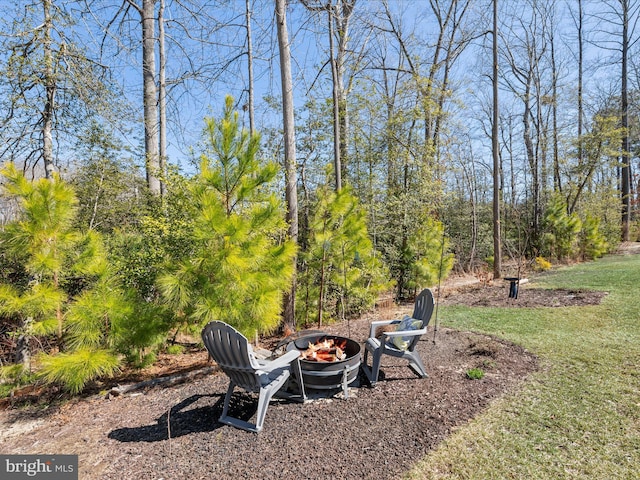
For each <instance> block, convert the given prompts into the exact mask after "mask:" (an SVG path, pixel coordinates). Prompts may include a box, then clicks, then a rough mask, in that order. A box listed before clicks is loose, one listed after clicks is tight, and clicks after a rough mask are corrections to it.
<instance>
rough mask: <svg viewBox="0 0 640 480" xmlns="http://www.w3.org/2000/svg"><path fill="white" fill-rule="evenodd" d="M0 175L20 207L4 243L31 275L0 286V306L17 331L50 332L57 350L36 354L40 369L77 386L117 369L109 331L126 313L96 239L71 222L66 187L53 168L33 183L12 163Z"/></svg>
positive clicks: (71, 387)
mask: <svg viewBox="0 0 640 480" xmlns="http://www.w3.org/2000/svg"><path fill="white" fill-rule="evenodd" d="M1 173H2V175H3V176H4V177H5V179H6V181H5V185H4V186H5V191H6V192H7V193H8V194H9V195H10V196H12V197H14V198H15V199H17V200H18V202H19V204H20V207H21V214H20V217H19V218H18V219H17V220H15V221H13V222H11V223H9V224H8V225H7V227H6V229H5V231H4V233H3V237H2V244H3V249H5V251H6V252H7V253H8V254H9V255H11V256H12V257H14V258H15V259H16V261H17V262H18V263H21V264H22V265H23V267H24V271H25V272H26V273H27V274H28V275H29V279H30V280H29V282H28V283H27V284H25V285H17V286H14V285H8V284H3V285H0V311H1V312H2V313H4V314H5V315H13V316H18V317H19V318H20V319H21V323H22V327H21V331H20V332H19V333H22V334H23V335H39V336H48V335H55V337H56V339H57V350H58V352H56V351H55V350H54V351H51V352H49V353H45V352H43V353H41V355H40V356H39V357H38V364H39V365H38V367H39V374H40V375H42V376H43V377H44V378H45V379H46V380H47V381H50V382H61V383H63V384H64V385H65V386H66V387H67V388H68V389H69V390H71V391H72V392H78V391H80V390H81V389H82V388H83V386H84V385H85V384H86V383H87V382H88V381H89V380H91V379H93V378H95V377H97V376H101V375H104V374H110V373H113V372H114V371H115V370H116V369H117V368H118V366H119V364H120V359H119V357H118V356H117V355H116V353H115V352H113V351H112V350H111V349H110V346H111V344H112V342H111V338H110V331H111V326H112V324H114V323H117V321H118V319H119V318H121V317H124V316H126V315H127V314H128V313H130V312H129V309H128V306H127V303H126V302H125V301H124V299H123V298H122V296H121V295H120V292H119V290H118V288H117V285H115V284H114V283H113V280H112V276H111V275H110V271H109V268H108V265H107V262H106V254H105V252H104V249H103V247H102V241H101V237H100V236H99V235H98V234H97V233H95V232H90V233H88V234H83V233H82V232H80V231H79V230H77V229H75V228H74V227H73V223H74V220H75V212H76V204H77V201H76V197H75V195H74V192H73V189H72V188H71V187H70V186H69V185H67V184H65V183H64V182H63V181H61V180H60V178H59V177H58V176H57V175H56V174H55V173H54V174H53V176H52V178H51V179H40V180H38V181H36V182H33V183H32V182H29V181H28V180H27V179H26V178H25V177H24V176H23V175H22V174H21V173H20V172H18V170H17V169H16V168H15V166H14V165H13V164H8V165H7V166H6V167H5V168H4V169H3V170H2V172H1Z"/></svg>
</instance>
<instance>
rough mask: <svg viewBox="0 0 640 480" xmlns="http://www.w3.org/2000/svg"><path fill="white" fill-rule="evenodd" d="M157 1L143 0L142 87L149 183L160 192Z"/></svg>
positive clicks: (155, 192) (154, 192) (156, 192)
mask: <svg viewBox="0 0 640 480" xmlns="http://www.w3.org/2000/svg"><path fill="white" fill-rule="evenodd" d="M155 3H156V0H142V11H141V15H142V88H143V103H144V151H145V166H146V172H147V186H148V187H149V190H150V191H151V193H152V194H154V195H160V193H161V190H160V180H159V179H158V172H159V171H160V158H159V154H158V148H159V141H158V103H157V102H158V93H157V88H156V81H155V72H156V60H155V42H156V38H155Z"/></svg>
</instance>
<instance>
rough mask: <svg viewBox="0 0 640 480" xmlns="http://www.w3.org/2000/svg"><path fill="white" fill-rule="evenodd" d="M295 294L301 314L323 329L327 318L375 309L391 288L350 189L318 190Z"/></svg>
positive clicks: (364, 213) (305, 320) (361, 211)
mask: <svg viewBox="0 0 640 480" xmlns="http://www.w3.org/2000/svg"><path fill="white" fill-rule="evenodd" d="M303 259H304V260H303V261H304V265H305V268H304V271H303V273H302V275H301V278H300V282H299V283H300V288H299V291H298V295H299V300H298V305H299V311H300V312H299V315H300V316H301V317H302V320H303V322H304V323H305V324H306V323H309V321H310V320H311V319H312V318H315V320H316V321H317V324H318V327H320V326H322V323H323V321H324V317H325V315H326V314H328V315H329V316H330V317H333V318H336V317H337V318H341V319H343V320H344V319H345V318H346V317H347V316H349V315H353V314H355V313H359V312H361V311H363V310H364V309H366V308H369V307H371V306H373V304H374V302H375V300H376V298H377V296H378V294H379V293H380V292H381V291H383V290H385V289H387V288H389V287H390V284H389V282H388V280H387V279H388V278H389V273H388V271H387V269H386V268H385V267H384V265H383V263H382V261H381V260H380V258H379V255H378V254H377V252H376V251H375V249H374V248H373V244H372V242H371V240H370V238H369V234H368V229H367V223H366V212H365V211H364V209H363V208H362V207H361V206H360V204H359V202H358V200H357V198H356V197H355V196H354V195H353V192H352V190H351V188H350V187H349V186H346V187H343V188H342V189H341V190H340V191H338V192H335V191H333V190H332V189H331V188H329V186H328V185H325V186H323V187H321V188H320V189H319V190H318V201H317V203H316V205H315V208H314V215H313V219H312V220H311V225H310V239H309V248H308V250H307V251H306V252H305V254H304V255H303Z"/></svg>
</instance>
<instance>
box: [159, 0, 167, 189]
mask: <svg viewBox="0 0 640 480" xmlns="http://www.w3.org/2000/svg"><path fill="white" fill-rule="evenodd" d="M164 2H165V0H160V9H159V10H158V56H159V58H160V72H159V80H160V81H159V83H160V91H159V96H158V104H159V112H160V125H159V127H160V156H159V168H160V177H161V178H164V175H165V173H166V170H167V80H166V75H167V56H166V52H165V48H164V40H165V38H164ZM164 194H165V191H164V182H163V181H162V180H161V181H160V195H164Z"/></svg>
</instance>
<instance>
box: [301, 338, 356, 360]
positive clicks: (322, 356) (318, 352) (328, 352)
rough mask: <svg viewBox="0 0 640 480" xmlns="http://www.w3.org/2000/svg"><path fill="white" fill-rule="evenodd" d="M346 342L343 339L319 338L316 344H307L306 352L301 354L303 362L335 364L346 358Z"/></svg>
mask: <svg viewBox="0 0 640 480" xmlns="http://www.w3.org/2000/svg"><path fill="white" fill-rule="evenodd" d="M346 347H347V340H346V339H345V338H339V339H333V338H326V337H323V338H320V339H319V340H318V341H316V343H311V342H309V346H308V347H307V349H306V350H304V351H302V352H301V356H302V358H303V359H304V360H309V361H312V362H336V361H340V360H344V359H345V358H346V357H347V354H346V353H345V349H346Z"/></svg>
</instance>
